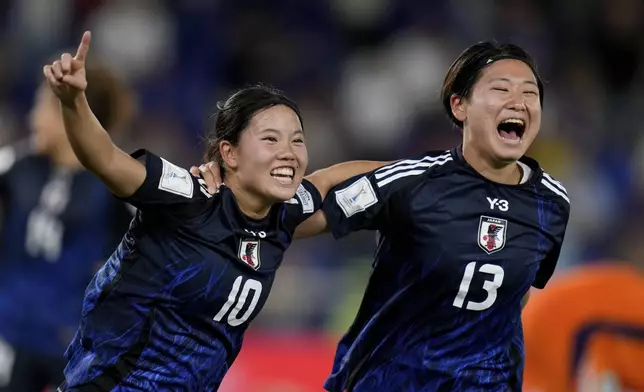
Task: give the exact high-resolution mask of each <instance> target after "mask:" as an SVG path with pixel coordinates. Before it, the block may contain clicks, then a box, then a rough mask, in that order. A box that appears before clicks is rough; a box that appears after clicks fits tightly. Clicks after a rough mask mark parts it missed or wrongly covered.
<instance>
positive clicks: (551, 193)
mask: <svg viewBox="0 0 644 392" xmlns="http://www.w3.org/2000/svg"><path fill="white" fill-rule="evenodd" d="M536 186H537V189H538V190H539V193H540V194H542V195H543V196H544V197H545V198H547V199H548V200H549V201H552V202H554V203H556V204H558V205H560V206H561V207H563V208H564V210H566V211H569V210H570V197H569V196H568V191H567V190H566V187H565V186H564V184H563V183H562V182H561V181H559V180H557V179H555V178H554V177H553V176H551V175H550V174H548V173H547V172H546V171H545V170H543V169H541V173H540V178H539V181H537V184H536Z"/></svg>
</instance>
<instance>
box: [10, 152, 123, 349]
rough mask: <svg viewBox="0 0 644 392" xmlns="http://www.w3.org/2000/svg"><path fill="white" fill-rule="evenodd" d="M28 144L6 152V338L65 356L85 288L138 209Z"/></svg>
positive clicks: (20, 345)
mask: <svg viewBox="0 0 644 392" xmlns="http://www.w3.org/2000/svg"><path fill="white" fill-rule="evenodd" d="M21 147H26V146H8V147H3V148H2V149H0V202H1V206H2V208H0V210H1V211H2V213H1V214H0V215H2V220H1V221H0V230H1V234H0V338H3V339H4V340H6V341H7V342H8V343H10V345H11V346H13V347H14V348H18V349H24V350H26V351H29V352H32V353H35V354H41V355H51V356H62V354H63V352H64V351H65V348H66V347H67V345H68V344H69V341H70V340H71V337H72V336H73V333H74V330H75V329H76V327H77V326H78V322H79V320H80V306H81V304H82V300H83V293H84V292H85V288H86V287H87V284H88V283H89V281H90V280H91V278H92V275H93V274H94V272H95V271H96V269H97V268H98V267H97V266H98V265H100V264H102V263H104V262H105V260H107V258H108V257H109V255H110V253H111V252H112V251H113V249H114V247H115V246H116V245H117V244H118V243H119V241H120V240H121V238H122V236H123V234H124V233H125V231H126V230H127V228H128V225H129V221H130V220H131V219H132V216H133V214H132V212H130V211H128V208H127V206H126V204H125V203H123V202H120V201H118V200H115V199H114V197H112V195H111V194H110V193H109V191H108V190H107V189H106V188H105V186H104V185H103V184H102V183H101V182H100V181H98V180H97V179H96V178H95V177H94V176H93V175H92V174H91V173H89V172H87V171H84V170H77V171H69V170H68V169H64V168H59V167H56V166H55V165H54V164H53V163H52V162H51V161H50V160H49V159H48V158H47V157H43V156H35V155H32V154H30V151H29V149H28V148H21ZM99 263H100V264H99Z"/></svg>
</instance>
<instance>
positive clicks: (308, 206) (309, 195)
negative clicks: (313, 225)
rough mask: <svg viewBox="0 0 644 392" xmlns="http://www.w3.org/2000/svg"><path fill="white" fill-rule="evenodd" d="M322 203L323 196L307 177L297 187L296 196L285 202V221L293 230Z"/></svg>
mask: <svg viewBox="0 0 644 392" xmlns="http://www.w3.org/2000/svg"><path fill="white" fill-rule="evenodd" d="M321 205H322V196H321V195H320V192H319V191H318V189H317V188H316V187H315V185H313V184H312V183H311V182H309V181H308V180H306V179H303V180H302V183H301V184H300V186H299V187H298V188H297V191H296V192H295V196H294V197H293V198H292V199H290V200H287V201H285V202H284V217H283V220H284V223H285V225H286V227H288V229H289V230H290V231H291V232H293V231H295V228H296V227H297V226H298V225H299V224H300V223H302V222H304V221H305V220H307V219H308V218H309V217H310V216H311V215H313V214H314V213H315V212H316V211H317V210H319V209H320V206H321Z"/></svg>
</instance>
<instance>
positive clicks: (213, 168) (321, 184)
mask: <svg viewBox="0 0 644 392" xmlns="http://www.w3.org/2000/svg"><path fill="white" fill-rule="evenodd" d="M391 163H393V161H391V162H379V161H349V162H342V163H338V164H336V165H333V166H330V167H327V168H324V169H320V170H318V171H316V172H314V173H311V174H309V175H308V176H306V177H305V179H306V180H308V181H309V182H311V183H312V184H313V185H314V186H315V187H316V188H317V190H318V192H320V195H321V196H322V198H324V197H326V194H327V193H328V192H329V190H331V188H333V187H334V186H336V185H339V184H341V183H342V182H344V181H346V180H348V179H349V178H351V177H354V176H357V175H359V174H362V173H368V172H370V171H373V170H376V169H378V168H380V167H382V166H385V165H389V164H391ZM190 172H191V173H192V175H194V176H199V175H201V177H203V179H204V181H205V182H206V185H207V187H208V191H209V192H210V193H215V192H216V191H217V189H219V186H220V185H221V182H222V181H221V173H220V172H219V165H217V164H216V163H215V162H208V163H206V164H203V165H201V166H199V167H196V166H193V167H192V168H190ZM326 229H327V221H326V216H325V215H324V212H322V210H319V211H317V212H316V213H315V214H313V215H312V216H311V217H310V218H308V219H307V220H305V221H304V222H302V223H300V224H299V225H298V226H297V228H296V229H295V234H294V237H295V238H306V237H312V236H315V235H318V234H322V233H324V232H325V231H326Z"/></svg>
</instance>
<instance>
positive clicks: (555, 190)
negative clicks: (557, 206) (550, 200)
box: [541, 177, 570, 204]
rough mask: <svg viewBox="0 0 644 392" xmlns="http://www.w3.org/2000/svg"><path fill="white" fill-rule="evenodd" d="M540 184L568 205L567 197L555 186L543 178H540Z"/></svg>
mask: <svg viewBox="0 0 644 392" xmlns="http://www.w3.org/2000/svg"><path fill="white" fill-rule="evenodd" d="M541 183H542V184H543V185H545V187H546V188H548V189H550V190H551V191H552V192H554V193H556V194H557V195H559V196H561V197H562V198H563V199H564V200H565V201H567V202H568V204H570V199H569V198H568V195H567V194H566V192H564V191H562V190H561V189H559V188H558V187H557V186H555V185H553V183H552V182H550V181H548V180H547V179H546V178H545V177H543V178H541Z"/></svg>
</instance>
